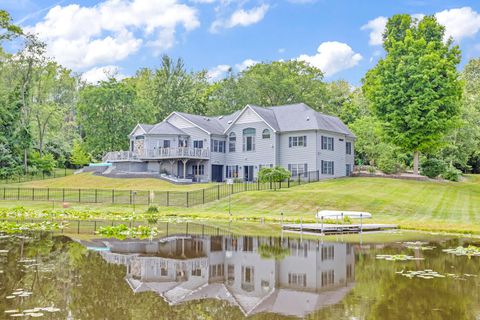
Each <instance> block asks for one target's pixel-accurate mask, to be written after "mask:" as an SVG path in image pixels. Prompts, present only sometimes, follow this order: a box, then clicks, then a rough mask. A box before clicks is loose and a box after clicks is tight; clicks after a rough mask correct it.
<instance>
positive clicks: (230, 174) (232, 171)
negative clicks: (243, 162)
mask: <svg viewBox="0 0 480 320" xmlns="http://www.w3.org/2000/svg"><path fill="white" fill-rule="evenodd" d="M225 175H226V177H227V178H238V166H227V167H226V172H225Z"/></svg>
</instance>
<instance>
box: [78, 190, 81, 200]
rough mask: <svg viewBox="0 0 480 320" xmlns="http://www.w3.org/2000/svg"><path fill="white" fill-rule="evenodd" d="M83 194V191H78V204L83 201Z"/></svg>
mask: <svg viewBox="0 0 480 320" xmlns="http://www.w3.org/2000/svg"><path fill="white" fill-rule="evenodd" d="M81 194H82V189H78V202H79V203H80V202H81V200H82V196H81Z"/></svg>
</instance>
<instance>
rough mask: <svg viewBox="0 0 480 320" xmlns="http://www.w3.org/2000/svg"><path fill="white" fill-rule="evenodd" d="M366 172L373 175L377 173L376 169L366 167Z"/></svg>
mask: <svg viewBox="0 0 480 320" xmlns="http://www.w3.org/2000/svg"><path fill="white" fill-rule="evenodd" d="M367 171H368V173H370V174H375V173H376V172H377V169H376V168H375V167H374V166H367Z"/></svg>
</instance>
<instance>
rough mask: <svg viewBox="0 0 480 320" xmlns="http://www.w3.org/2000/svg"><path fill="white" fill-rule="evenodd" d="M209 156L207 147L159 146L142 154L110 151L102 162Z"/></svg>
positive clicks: (202, 157) (205, 157)
mask: <svg viewBox="0 0 480 320" xmlns="http://www.w3.org/2000/svg"><path fill="white" fill-rule="evenodd" d="M209 157H210V151H209V150H208V149H200V148H186V147H178V148H159V149H146V150H145V151H144V153H143V154H137V153H135V152H132V151H111V152H107V154H105V156H103V158H102V160H103V162H107V161H128V160H140V159H173V158H194V159H207V158H209Z"/></svg>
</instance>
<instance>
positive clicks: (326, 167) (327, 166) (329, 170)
mask: <svg viewBox="0 0 480 320" xmlns="http://www.w3.org/2000/svg"><path fill="white" fill-rule="evenodd" d="M322 174H330V175H333V174H334V168H333V161H323V160H322Z"/></svg>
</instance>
